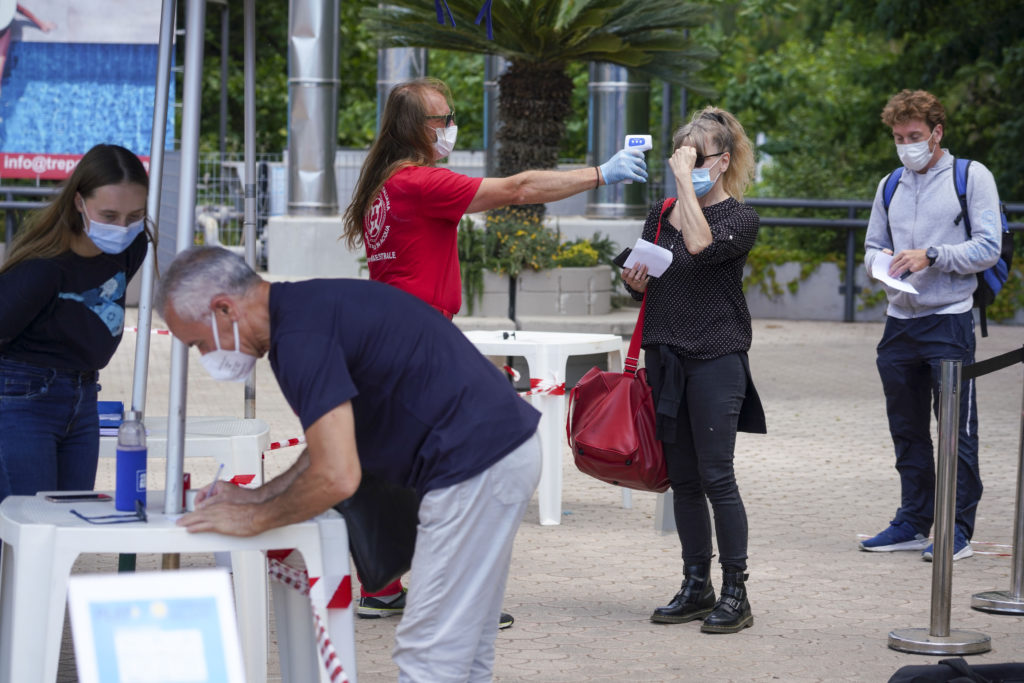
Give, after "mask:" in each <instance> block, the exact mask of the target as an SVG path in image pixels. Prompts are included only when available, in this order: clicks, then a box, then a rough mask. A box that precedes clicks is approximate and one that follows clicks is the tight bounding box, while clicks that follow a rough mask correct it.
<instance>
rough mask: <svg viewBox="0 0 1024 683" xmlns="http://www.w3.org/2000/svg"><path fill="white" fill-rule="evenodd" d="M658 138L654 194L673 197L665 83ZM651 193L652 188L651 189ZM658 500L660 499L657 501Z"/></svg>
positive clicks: (668, 99) (669, 112) (669, 92)
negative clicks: (658, 181)
mask: <svg viewBox="0 0 1024 683" xmlns="http://www.w3.org/2000/svg"><path fill="white" fill-rule="evenodd" d="M659 137H660V138H661V140H660V145H658V146H657V147H655V149H659V150H661V152H660V154H661V159H662V162H661V191H660V192H655V193H654V196H657V197H670V196H671V197H674V196H675V192H674V190H675V184H676V183H675V176H673V175H672V169H670V168H669V166H668V158H669V154H670V152H671V151H672V84H671V83H669V82H668V81H665V82H663V83H662V84H661V131H660V135H659ZM651 189H652V191H653V190H654V188H651ZM659 500H660V499H659Z"/></svg>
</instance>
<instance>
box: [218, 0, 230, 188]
mask: <svg viewBox="0 0 1024 683" xmlns="http://www.w3.org/2000/svg"><path fill="white" fill-rule="evenodd" d="M230 40H231V24H230V22H229V21H228V5H227V3H226V2H225V3H224V6H223V7H221V9H220V132H219V134H218V136H217V137H218V138H219V140H220V160H221V162H222V163H223V161H224V157H225V156H226V155H227V152H228V45H229V44H230ZM221 175H222V176H223V173H221ZM222 182H223V181H222Z"/></svg>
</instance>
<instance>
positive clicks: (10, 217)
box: [0, 192, 14, 263]
mask: <svg viewBox="0 0 1024 683" xmlns="http://www.w3.org/2000/svg"><path fill="white" fill-rule="evenodd" d="M7 201H9V202H13V201H14V194H13V193H11V192H8V193H7ZM4 223H5V227H6V235H5V237H4V249H5V250H6V251H10V250H11V241H12V240H14V209H5V210H4ZM0 263H3V261H0Z"/></svg>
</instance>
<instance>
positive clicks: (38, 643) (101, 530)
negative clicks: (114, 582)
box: [0, 491, 356, 683]
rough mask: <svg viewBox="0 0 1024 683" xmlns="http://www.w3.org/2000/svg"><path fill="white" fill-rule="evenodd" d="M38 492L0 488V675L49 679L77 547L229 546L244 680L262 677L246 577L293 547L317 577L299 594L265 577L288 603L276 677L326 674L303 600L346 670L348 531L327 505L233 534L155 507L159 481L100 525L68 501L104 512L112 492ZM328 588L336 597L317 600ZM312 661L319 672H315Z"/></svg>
mask: <svg viewBox="0 0 1024 683" xmlns="http://www.w3.org/2000/svg"><path fill="white" fill-rule="evenodd" d="M44 495H45V492H43V493H39V494H36V495H35V496H9V497H7V498H6V499H5V500H4V501H3V503H0V538H2V539H3V550H2V554H0V683H24V682H25V681H43V682H49V681H53V680H55V679H56V677H57V663H58V658H59V655H60V642H61V635H62V633H63V627H64V607H65V602H66V596H67V585H68V578H69V576H70V574H71V568H72V565H73V564H74V562H75V559H76V558H77V557H78V555H79V554H81V553H213V552H225V551H226V552H230V553H231V560H232V566H233V569H234V571H233V579H234V584H235V607H236V611H237V613H238V627H239V635H240V636H241V643H242V652H243V656H244V661H245V667H246V680H247V681H255V682H261V681H265V680H266V677H267V613H266V593H265V592H264V593H263V595H260V594H259V591H258V589H256V590H254V586H253V583H254V581H253V579H254V577H255V576H257V575H259V576H260V577H261V578H262V580H263V582H264V583H259V585H263V586H265V581H266V576H267V569H266V560H265V557H264V552H265V551H267V550H275V549H285V548H294V549H296V550H298V551H299V553H301V555H302V558H303V560H304V561H305V564H306V569H307V571H308V572H309V576H310V577H316V578H318V579H319V580H317V581H316V582H315V583H313V587H312V589H311V591H310V594H309V597H308V598H307V597H306V596H303V595H301V594H300V593H298V592H297V591H295V590H293V589H292V588H289V587H286V586H283V585H281V584H279V583H277V582H274V584H273V589H274V604H275V606H276V605H278V604H279V601H280V602H281V604H285V605H289V607H288V608H287V609H282V610H280V613H277V614H276V620H275V621H276V624H277V630H278V633H279V634H280V635H281V637H280V638H279V640H280V642H281V670H282V676H283V678H284V680H286V681H316V680H320V681H321V683H328V680H329V679H328V677H327V674H326V673H325V672H324V669H323V667H322V666H320V665H319V659H318V656H317V652H316V638H315V635H314V632H313V616H312V612H311V609H310V608H311V605H312V606H315V609H316V611H317V614H319V615H320V619H321V621H322V622H323V623H324V624H326V625H327V628H328V632H329V634H330V638H331V641H332V642H333V644H334V646H335V648H336V650H337V653H338V657H339V658H340V660H341V663H342V667H343V668H344V670H345V673H346V674H347V675H348V677H349V680H351V681H355V680H356V658H355V636H354V630H353V623H352V612H353V609H352V604H351V590H352V589H351V579H350V577H349V565H348V533H347V531H346V527H345V521H344V519H342V518H341V516H340V515H339V514H338V513H337V512H335V511H334V510H329V511H327V512H325V513H324V514H322V515H320V516H318V517H316V518H315V519H312V520H309V521H307V522H302V523H300V524H290V525H288V526H284V527H279V528H277V529H273V530H271V531H268V532H266V533H263V534H260V535H258V536H252V537H249V538H237V537H233V536H224V535H221V534H214V533H200V534H190V533H188V531H186V530H185V528H184V527H179V526H177V525H176V524H175V520H174V519H173V518H169V517H168V516H166V515H165V514H164V513H163V497H164V496H163V491H150V492H149V495H148V503H149V505H148V508H147V514H148V515H149V521H148V522H131V523H126V524H109V525H96V524H89V523H87V522H85V521H82V520H80V519H78V518H77V517H75V516H74V515H72V514H71V513H70V512H69V510H70V509H72V508H74V509H75V510H77V511H79V512H81V513H82V514H84V515H87V516H92V515H99V514H113V513H115V510H114V505H113V503H112V502H90V503H51V502H48V501H46V500H45V499H44V497H43V496H44ZM264 591H265V589H264ZM346 591H347V593H346ZM335 594H337V596H338V599H336V600H335V602H334V605H332V609H327V605H328V603H330V602H331V600H332V597H335ZM334 607H338V608H334ZM314 671H319V672H320V674H319V677H317V675H316V674H315V673H313V672H314Z"/></svg>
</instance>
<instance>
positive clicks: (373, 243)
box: [363, 187, 391, 251]
mask: <svg viewBox="0 0 1024 683" xmlns="http://www.w3.org/2000/svg"><path fill="white" fill-rule="evenodd" d="M390 210H391V199H390V198H389V197H388V191H387V190H386V189H384V188H383V187H382V188H381V189H380V194H379V195H377V198H376V199H374V200H373V204H371V205H370V211H369V213H368V214H367V215H366V218H365V219H364V221H363V232H364V233H365V234H364V237H365V239H366V246H367V247H369V248H370V250H371V251H377V250H378V249H380V248H381V247H382V246H384V240H386V239H387V238H388V232H389V231H390V230H391V226H390V225H388V224H387V218H388V211H390Z"/></svg>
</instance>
